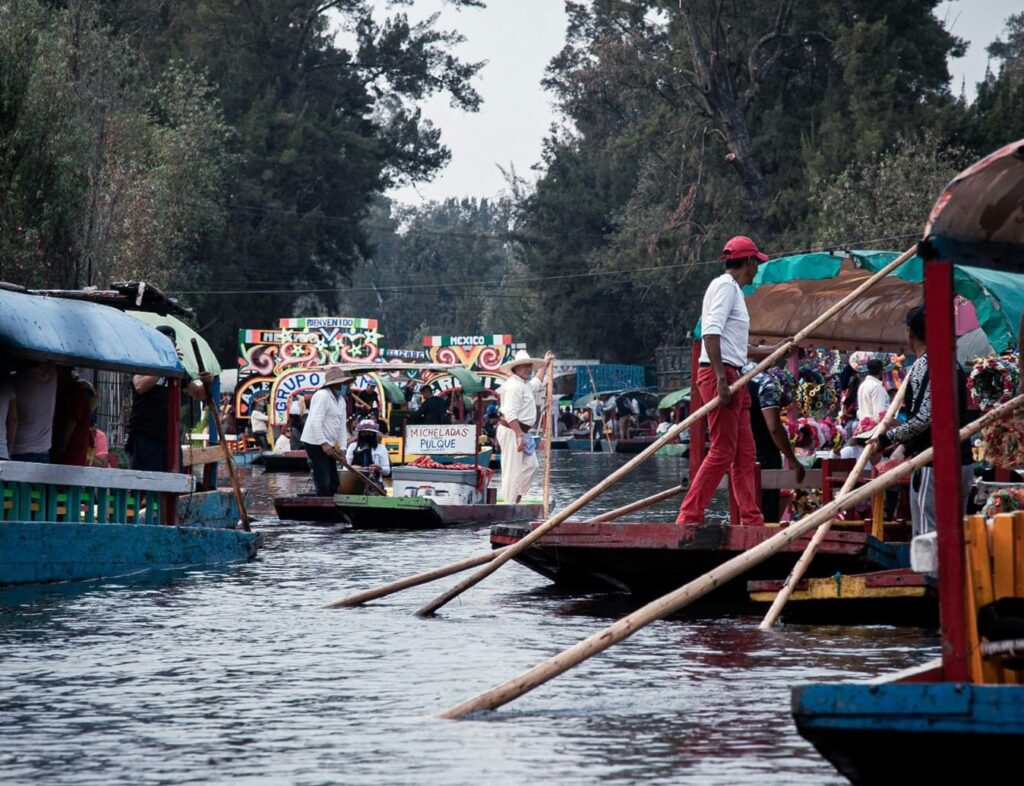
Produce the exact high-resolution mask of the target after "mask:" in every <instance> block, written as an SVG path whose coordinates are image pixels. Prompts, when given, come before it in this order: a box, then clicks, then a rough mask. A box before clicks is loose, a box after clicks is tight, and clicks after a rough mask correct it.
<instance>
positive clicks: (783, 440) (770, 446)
mask: <svg viewBox="0 0 1024 786" xmlns="http://www.w3.org/2000/svg"><path fill="white" fill-rule="evenodd" d="M747 390H748V392H749V393H750V401H751V405H750V428H751V431H752V433H753V435H754V448H755V455H756V457H757V463H758V464H760V465H761V469H782V456H783V455H784V456H785V457H786V459H787V460H788V461H789V466H790V468H791V469H794V470H796V482H797V484H798V485H799V484H801V483H803V482H804V476H805V474H806V473H805V470H804V465H803V464H801V463H800V461H799V459H797V457H796V451H795V450H793V443H792V442H790V441H789V435H788V434H787V433H786V427H785V426H783V425H782V408H783V407H785V406H789V405H790V404H791V403H793V402H792V401H790V400H789V395H788V394H787V393H786V391H784V390H783V389H782V385H780V384H779V381H778V380H777V379H776V378H775V377H773V376H772V375H771V374H769V373H768V372H767V371H762V372H761V373H760V374H758V375H757V376H756V377H754V378H753V379H752V380H750V382H748V383H747ZM780 499H781V496H780V494H779V489H762V490H761V513H762V514H764V520H765V521H770V522H775V523H778V521H779V513H780V512H781V511H780V505H779V500H780Z"/></svg>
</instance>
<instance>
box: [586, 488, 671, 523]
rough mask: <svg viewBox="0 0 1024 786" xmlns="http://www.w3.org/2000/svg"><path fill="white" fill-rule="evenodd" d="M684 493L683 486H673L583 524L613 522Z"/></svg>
mask: <svg viewBox="0 0 1024 786" xmlns="http://www.w3.org/2000/svg"><path fill="white" fill-rule="evenodd" d="M684 491H686V489H685V488H684V487H683V486H673V487H672V488H670V489H665V490H664V491H659V492H658V493H657V494H651V496H649V497H644V498H643V499H641V500H637V501H636V502H630V503H629V504H628V505H623V506H622V507H621V508H615V510H609V511H608V512H607V513H602V514H601V515H600V516H594V518H592V519H590V520H589V521H585V522H583V523H584V524H593V523H595V522H598V521H611V520H612V519H618V518H622V517H623V516H625V515H626V514H627V513H633V512H635V511H638V510H643V509H644V508H649V507H650V506H651V505H657V504H658V503H659V502H663V501H664V500H666V499H671V498H672V497H675V496H676V495H678V494H682V493H683V492H684Z"/></svg>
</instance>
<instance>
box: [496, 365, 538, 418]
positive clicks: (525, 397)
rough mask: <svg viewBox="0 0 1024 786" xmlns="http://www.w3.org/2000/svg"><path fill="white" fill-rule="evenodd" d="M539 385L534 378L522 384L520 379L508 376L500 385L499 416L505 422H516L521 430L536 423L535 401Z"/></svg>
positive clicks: (513, 375)
mask: <svg viewBox="0 0 1024 786" xmlns="http://www.w3.org/2000/svg"><path fill="white" fill-rule="evenodd" d="M540 389H541V383H540V380H539V379H537V378H536V377H533V378H531V379H530V381H529V382H523V379H522V377H518V376H516V375H515V374H509V377H508V379H506V380H505V381H504V382H503V383H502V384H501V414H502V415H503V416H504V417H505V420H517V421H519V425H520V426H522V427H523V428H527V427H530V428H532V427H533V425H534V424H535V423H536V422H537V399H536V396H537V394H538V393H539V392H540Z"/></svg>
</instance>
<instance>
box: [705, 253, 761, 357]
mask: <svg viewBox="0 0 1024 786" xmlns="http://www.w3.org/2000/svg"><path fill="white" fill-rule="evenodd" d="M700 331H701V335H704V336H719V337H720V344H721V347H722V362H723V363H726V364H728V365H730V366H735V367H736V368H742V367H743V365H744V364H745V363H746V362H747V341H748V339H749V337H750V314H749V313H748V312H747V303H746V301H745V300H744V299H743V290H742V289H740V285H739V284H737V283H736V279H735V278H733V277H732V276H731V275H729V274H728V273H723V274H722V275H720V276H719V277H718V278H716V279H715V280H714V281H712V282H711V283H710V284H709V285H708V288H707V291H706V292H705V293H704V304H703V305H702V306H701V312H700ZM700 362H701V363H710V362H711V358H709V357H708V350H707V346H706V345H705V344H704V342H703V341H702V342H701V348H700Z"/></svg>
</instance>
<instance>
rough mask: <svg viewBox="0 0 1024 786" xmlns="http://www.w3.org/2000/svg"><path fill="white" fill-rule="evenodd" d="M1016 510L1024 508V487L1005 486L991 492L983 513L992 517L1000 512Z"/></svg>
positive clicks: (987, 516) (988, 517) (986, 516)
mask: <svg viewBox="0 0 1024 786" xmlns="http://www.w3.org/2000/svg"><path fill="white" fill-rule="evenodd" d="M1015 510H1024V489H1019V488H1017V489H1015V488H1005V489H999V491H994V492H993V493H991V494H989V496H988V499H987V500H986V501H985V507H984V508H983V509H982V514H983V515H984V516H985V518H987V519H990V518H992V517H993V516H995V515H997V514H999V513H1012V512H1013V511H1015Z"/></svg>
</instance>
